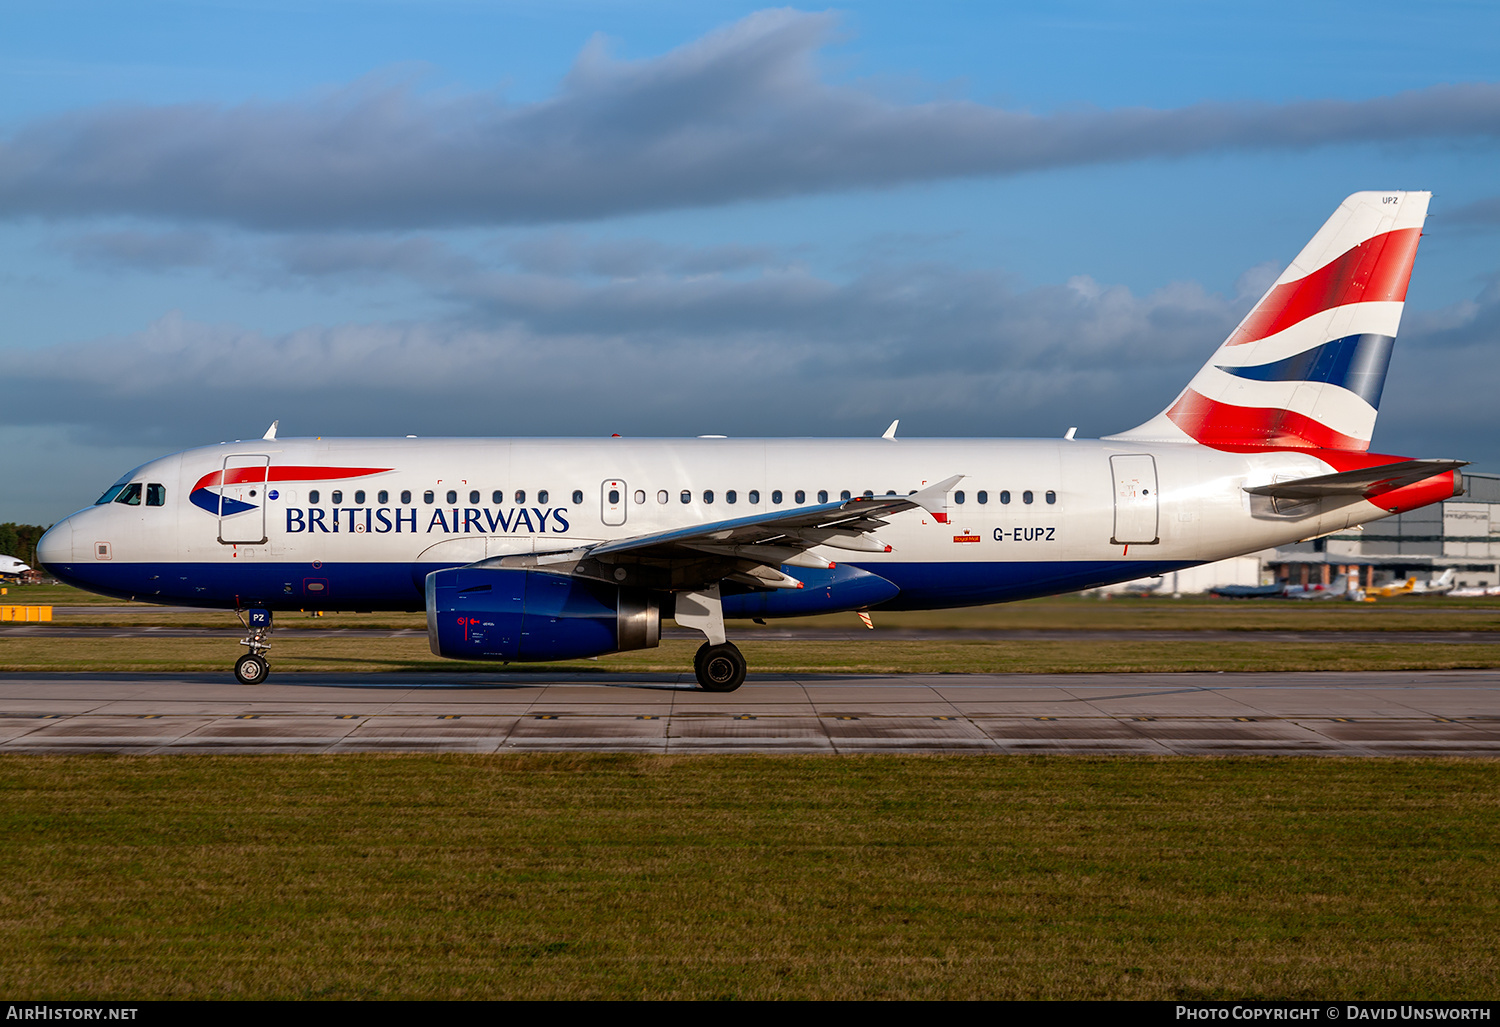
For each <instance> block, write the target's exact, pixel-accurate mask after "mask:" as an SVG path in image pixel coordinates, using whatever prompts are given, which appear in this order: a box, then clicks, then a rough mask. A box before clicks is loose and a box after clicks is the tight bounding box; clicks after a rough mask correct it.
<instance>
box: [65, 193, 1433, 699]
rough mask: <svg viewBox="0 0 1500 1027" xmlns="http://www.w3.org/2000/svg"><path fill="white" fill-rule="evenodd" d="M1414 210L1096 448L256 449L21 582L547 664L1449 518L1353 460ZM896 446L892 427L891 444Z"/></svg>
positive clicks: (110, 497) (1309, 267) (127, 488)
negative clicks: (400, 625) (410, 627)
mask: <svg viewBox="0 0 1500 1027" xmlns="http://www.w3.org/2000/svg"><path fill="white" fill-rule="evenodd" d="M1429 198H1430V194H1429V193H1423V192H1366V193H1356V194H1355V195H1353V196H1351V197H1349V198H1348V199H1347V200H1345V201H1344V202H1343V204H1341V205H1340V206H1339V208H1338V210H1337V211H1336V212H1335V213H1334V215H1333V217H1331V218H1330V219H1329V220H1328V222H1327V223H1326V224H1325V225H1324V226H1323V227H1322V228H1321V229H1320V230H1319V231H1318V233H1317V234H1316V235H1314V236H1313V238H1312V241H1311V242H1309V243H1308V244H1307V246H1306V247H1305V248H1304V249H1303V250H1302V252H1301V253H1300V254H1299V255H1298V256H1297V259H1296V260H1294V261H1293V262H1292V265H1291V266H1290V267H1289V268H1287V270H1286V271H1285V272H1284V273H1283V274H1282V275H1281V277H1280V278H1278V279H1277V281H1276V283H1275V284H1274V285H1273V286H1272V287H1271V289H1270V291H1269V292H1267V293H1266V295H1265V296H1264V297H1263V298H1262V299H1261V300H1260V302H1259V303H1257V304H1256V305H1255V307H1254V309H1252V310H1251V311H1250V313H1249V314H1248V315H1247V316H1246V317H1245V319H1244V321H1242V322H1241V323H1240V325H1239V327H1237V328H1236V329H1235V330H1234V332H1233V333H1232V334H1231V335H1230V336H1229V338H1228V339H1227V340H1226V341H1225V342H1224V343H1223V345H1221V346H1220V347H1219V348H1218V350H1217V351H1215V352H1214V354H1213V357H1212V358H1211V359H1210V360H1209V361H1208V363H1207V364H1205V365H1204V366H1203V368H1202V369H1201V370H1200V371H1199V372H1198V373H1197V374H1196V375H1195V376H1194V377H1193V379H1192V381H1190V382H1189V383H1188V385H1187V387H1186V388H1185V389H1183V390H1182V392H1181V394H1180V395H1179V396H1178V397H1177V398H1176V399H1175V400H1173V401H1172V403H1171V404H1170V405H1169V406H1168V407H1167V408H1166V409H1165V410H1163V411H1162V412H1161V413H1160V414H1158V415H1157V416H1156V417H1154V418H1152V419H1151V420H1149V421H1147V422H1146V423H1145V424H1143V425H1141V426H1139V427H1137V428H1132V429H1131V430H1129V431H1126V432H1121V433H1120V434H1118V435H1110V436H1106V437H1104V438H1101V439H1095V440H1083V439H1074V438H1072V437H1071V434H1072V433H1071V432H1070V433H1069V437H1068V438H1064V439H1037V440H1012V439H976V440H946V439H897V438H896V437H895V432H894V431H888V432H887V433H886V435H885V436H884V437H881V438H871V439H833V440H809V439H726V438H697V439H625V438H611V439H602V440H579V439H417V438H405V439H278V438H276V437H275V426H274V425H273V426H272V430H271V431H270V432H268V433H267V435H266V437H265V438H263V439H260V440H258V441H255V442H248V443H243V442H236V443H233V444H221V445H217V446H209V447H204V448H201V449H190V450H187V451H185V452H182V453H177V454H174V455H172V456H167V457H163V458H162V459H160V460H154V461H152V462H151V463H148V464H146V465H144V466H142V467H139V468H136V469H135V470H133V471H131V472H130V473H129V474H126V475H125V476H124V477H122V478H120V480H119V481H117V482H116V483H115V484H114V485H112V486H110V488H109V489H108V491H106V492H105V493H104V495H102V496H101V497H100V498H99V500H98V502H97V503H95V504H94V505H93V506H91V507H87V508H85V509H83V510H80V511H79V512H77V513H75V514H73V515H72V516H70V517H68V518H66V519H64V520H63V521H61V522H59V523H58V524H57V525H56V526H54V527H53V528H52V530H51V531H49V532H47V534H46V535H45V536H44V537H43V538H42V540H41V542H40V544H39V545H38V556H39V558H40V560H41V561H42V562H43V563H44V564H45V565H46V567H47V568H48V569H49V570H50V571H51V572H52V573H53V574H55V575H56V576H57V577H58V578H59V579H61V580H63V581H66V582H68V583H70V584H74V585H77V586H79V587H81V588H86V589H89V590H91V591H94V592H100V593H103V594H106V595H111V596H119V597H121V598H126V599H136V600H145V601H148V602H157V603H171V604H181V605H191V606H207V607H220V608H228V609H234V610H236V611H239V612H240V613H241V615H242V617H244V618H247V623H248V630H249V634H248V637H246V638H245V639H244V640H243V642H242V644H243V645H245V646H247V647H248V652H246V653H245V654H244V655H243V656H241V657H240V659H239V661H238V663H237V664H236V666H235V673H236V675H237V676H238V678H239V679H240V680H241V681H242V682H245V683H246V684H250V683H254V682H259V681H262V680H264V679H265V677H266V674H267V671H268V669H269V668H268V664H267V660H266V652H267V650H268V635H269V633H270V629H271V618H272V613H273V611H276V610H412V611H416V610H425V611H426V613H427V629H428V635H429V638H430V642H431V645H432V651H433V652H434V653H436V654H438V655H439V656H445V657H451V658H453V659H461V660H496V661H507V662H508V661H546V660H568V659H578V658H581V657H589V656H597V655H601V654H604V653H612V652H620V651H624V650H630V649H643V648H650V647H653V646H655V645H656V644H657V642H658V639H659V638H660V633H661V622H662V620H664V619H669V618H670V619H673V620H675V621H676V622H677V624H678V625H680V626H683V627H687V628H691V629H694V630H697V631H701V632H702V633H703V635H704V637H705V642H704V643H703V645H702V647H701V648H700V649H699V650H698V654H697V657H696V659H695V661H694V670H695V672H696V675H697V679H698V682H699V683H700V684H701V685H702V687H703V688H705V689H708V690H710V691H721V692H727V691H732V690H733V689H735V688H738V687H739V686H740V684H741V683H742V682H743V681H744V679H745V671H746V667H745V660H744V657H743V656H742V655H741V654H740V651H739V649H737V648H736V647H735V646H734V644H733V643H731V642H729V641H728V639H727V638H726V636H725V628H724V622H725V619H726V618H736V617H741V618H744V617H753V618H762V619H767V618H772V617H796V616H801V615H806V614H816V613H829V612H835V611H862V610H870V609H887V610H918V609H936V608H942V607H956V606H972V605H976V604H980V603H995V602H1002V601H1006V600H1014V599H1027V598H1031V597H1034V596H1043V595H1051V594H1055V593H1060V592H1071V591H1076V590H1079V589H1084V588H1090V587H1092V586H1096V585H1105V584H1109V583H1112V582H1118V581H1124V580H1128V579H1130V578H1138V577H1143V576H1146V575H1153V574H1161V573H1163V572H1165V571H1172V570H1177V569H1180V568H1183V567H1187V566H1191V565H1193V564H1198V563H1205V562H1208V561H1212V560H1220V559H1224V558H1226V557H1230V556H1237V555H1240V554H1244V553H1251V552H1255V551H1257V550H1260V549H1265V548H1267V547H1270V546H1276V545H1281V544H1285V543H1289V542H1295V541H1298V540H1300V539H1307V538H1312V537H1316V536H1319V535H1324V534H1327V533H1329V532H1333V531H1340V530H1343V529H1346V528H1350V527H1353V526H1355V525H1357V524H1362V523H1364V522H1366V521H1373V520H1378V519H1379V518H1382V517H1389V516H1390V515H1392V514H1396V513H1400V512H1402V511H1405V510H1413V509H1416V508H1417V507H1421V506H1426V505H1427V504H1429V503H1436V502H1439V501H1441V500H1443V499H1447V498H1449V497H1451V496H1454V495H1457V494H1459V492H1460V490H1461V482H1462V478H1461V476H1460V475H1459V474H1457V473H1456V469H1457V468H1458V467H1461V466H1463V462H1462V461H1458V460H1413V459H1407V458H1403V457H1395V456H1381V455H1378V454H1375V453H1371V452H1369V444H1370V438H1371V435H1372V433H1373V430H1374V427H1375V414H1376V408H1377V407H1378V406H1379V403H1380V395H1381V390H1382V388H1383V387H1384V384H1385V375H1386V368H1387V366H1388V364H1389V362H1390V355H1391V347H1392V344H1393V342H1394V341H1395V336H1396V329H1397V326H1398V324H1399V323H1400V320H1401V310H1402V306H1403V303H1404V301H1405V298H1406V287H1407V281H1408V279H1409V278H1410V275H1411V269H1412V262H1413V259H1414V258H1415V256H1416V251H1417V242H1418V239H1419V237H1420V235H1421V231H1422V223H1423V221H1424V219H1425V217H1426V214H1427V203H1428V200H1429ZM893 428H894V426H893Z"/></svg>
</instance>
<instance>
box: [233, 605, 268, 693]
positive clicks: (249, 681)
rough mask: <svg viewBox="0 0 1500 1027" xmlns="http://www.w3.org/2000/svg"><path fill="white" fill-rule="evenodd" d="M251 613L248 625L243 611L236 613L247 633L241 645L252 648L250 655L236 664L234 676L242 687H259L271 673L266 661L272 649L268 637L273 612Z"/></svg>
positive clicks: (257, 611) (242, 657)
mask: <svg viewBox="0 0 1500 1027" xmlns="http://www.w3.org/2000/svg"><path fill="white" fill-rule="evenodd" d="M249 613H250V620H249V622H248V623H247V622H246V620H245V614H244V612H243V611H241V610H235V611H234V615H235V616H236V617H238V618H239V619H240V624H241V625H242V626H243V627H244V628H245V631H246V632H247V634H246V635H245V637H244V638H242V639H240V645H243V646H249V648H250V651H249V652H248V653H246V654H245V655H244V656H241V657H240V658H239V659H238V660H236V661H235V662H234V676H235V678H236V679H237V680H238V681H239V683H240V684H242V685H258V684H260V683H261V682H263V681H265V680H266V675H267V674H269V673H270V672H271V664H270V662H269V661H268V660H267V659H266V652H267V651H268V650H270V648H271V645H270V643H269V642H267V641H266V637H267V636H268V635H270V634H271V611H270V610H251V611H249Z"/></svg>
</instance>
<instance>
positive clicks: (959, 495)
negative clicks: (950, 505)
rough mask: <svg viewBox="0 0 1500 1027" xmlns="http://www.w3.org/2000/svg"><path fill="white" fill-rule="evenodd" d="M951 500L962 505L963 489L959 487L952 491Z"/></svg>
mask: <svg viewBox="0 0 1500 1027" xmlns="http://www.w3.org/2000/svg"><path fill="white" fill-rule="evenodd" d="M953 501H954V502H955V503H957V504H959V505H960V506H962V505H963V501H964V494H963V490H962V489H960V490H959V491H957V492H955V493H953Z"/></svg>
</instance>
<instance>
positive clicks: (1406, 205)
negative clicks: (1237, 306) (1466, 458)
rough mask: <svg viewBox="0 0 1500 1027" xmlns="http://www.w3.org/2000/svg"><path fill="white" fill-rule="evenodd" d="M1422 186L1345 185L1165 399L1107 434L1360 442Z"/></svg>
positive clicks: (1392, 332)
mask: <svg viewBox="0 0 1500 1027" xmlns="http://www.w3.org/2000/svg"><path fill="white" fill-rule="evenodd" d="M1431 196H1432V194H1431V193H1418V192H1373V193H1355V194H1354V195H1353V196H1351V197H1349V198H1348V199H1347V200H1345V201H1344V202H1343V203H1341V204H1340V205H1339V209H1338V210H1337V211H1335V212H1334V214H1333V217H1331V218H1329V219H1328V222H1327V223H1326V224H1325V225H1324V226H1323V227H1322V229H1321V230H1319V232H1318V234H1317V235H1315V236H1313V238H1312V241H1311V242H1309V243H1308V244H1307V246H1305V247H1304V248H1303V250H1302V252H1301V253H1299V254H1298V255H1297V259H1296V260H1294V261H1292V263H1291V266H1290V267H1288V268H1287V269H1286V270H1285V271H1283V272H1282V273H1281V277H1280V278H1278V279H1277V280H1276V284H1275V285H1273V286H1272V287H1271V289H1270V291H1269V292H1267V293H1266V294H1265V296H1263V297H1262V298H1261V301H1260V302H1259V303H1257V304H1256V305H1255V307H1254V309H1253V310H1251V311H1250V313H1249V314H1247V315H1245V319H1244V320H1243V321H1241V322H1240V325H1239V327H1238V328H1236V329H1235V330H1234V331H1233V332H1232V333H1231V334H1230V336H1229V338H1228V339H1226V340H1224V344H1223V345H1222V346H1220V347H1219V349H1218V351H1217V352H1215V353H1214V355H1213V358H1212V359H1210V360H1209V362H1208V363H1206V364H1204V365H1203V369H1202V370H1200V371H1199V372H1198V373H1197V374H1196V375H1195V376H1194V377H1193V380H1192V381H1191V382H1189V383H1188V387H1187V388H1186V389H1184V390H1183V391H1182V394H1181V395H1180V396H1178V397H1177V399H1176V400H1175V401H1174V402H1173V403H1172V405H1171V406H1169V407H1168V408H1167V409H1166V410H1164V411H1162V412H1161V413H1160V414H1158V415H1157V416H1156V417H1154V418H1152V419H1151V420H1150V421H1148V422H1146V423H1145V424H1143V425H1141V426H1140V427H1139V428H1135V429H1132V430H1131V431H1128V432H1124V433H1122V434H1120V435H1117V436H1112V437H1113V438H1117V439H1141V440H1145V439H1152V440H1159V441H1193V442H1199V443H1202V444H1203V445H1205V446H1213V447H1215V448H1217V449H1229V450H1240V449H1264V448H1295V449H1336V450H1348V451H1354V452H1364V451H1366V450H1368V449H1369V448H1370V437H1371V434H1372V433H1373V432H1374V430H1375V414H1376V411H1377V408H1378V407H1379V406H1380V394H1381V391H1382V390H1383V389H1384V388H1385V372H1386V368H1387V367H1388V366H1389V364H1390V360H1391V347H1392V344H1393V343H1394V342H1395V340H1396V329H1397V328H1398V327H1399V326H1400V324H1401V308H1402V306H1403V305H1404V303H1405V300H1406V285H1407V282H1408V281H1409V280H1410V279H1411V269H1412V262H1413V261H1414V260H1415V259H1416V255H1417V240H1418V239H1419V238H1420V237H1421V234H1422V222H1423V221H1424V220H1425V219H1426V217H1427V201H1428V200H1429V199H1430V198H1431Z"/></svg>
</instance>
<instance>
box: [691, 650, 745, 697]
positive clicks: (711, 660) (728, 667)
mask: <svg viewBox="0 0 1500 1027" xmlns="http://www.w3.org/2000/svg"><path fill="white" fill-rule="evenodd" d="M746 669H747V668H746V666H745V657H744V656H743V655H741V653H740V651H739V649H738V648H736V647H735V644H734V643H733V642H725V643H724V644H723V645H714V644H713V643H712V642H704V643H703V644H702V645H701V646H699V647H698V654H697V655H696V656H694V657H693V673H694V674H696V675H697V676H698V684H700V685H702V686H703V690H704V691H705V692H733V691H734V690H735V689H736V688H738V687H740V686H741V685H743V684H744V683H745V671H746Z"/></svg>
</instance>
